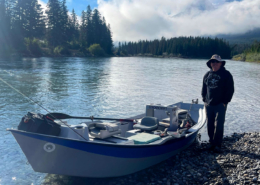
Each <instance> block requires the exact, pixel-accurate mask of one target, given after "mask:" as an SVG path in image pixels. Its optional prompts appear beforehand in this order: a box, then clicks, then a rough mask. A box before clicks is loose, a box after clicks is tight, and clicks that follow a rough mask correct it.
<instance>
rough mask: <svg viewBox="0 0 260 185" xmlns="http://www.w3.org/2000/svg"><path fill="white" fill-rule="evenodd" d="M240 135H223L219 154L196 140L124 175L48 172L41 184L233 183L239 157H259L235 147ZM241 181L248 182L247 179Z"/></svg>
mask: <svg viewBox="0 0 260 185" xmlns="http://www.w3.org/2000/svg"><path fill="white" fill-rule="evenodd" d="M243 137H244V134H233V135H232V136H227V137H225V138H224V139H223V147H222V153H219V154H217V153H213V152H211V151H208V150H207V149H206V148H207V146H208V143H206V142H195V143H194V144H192V146H190V147H189V148H188V149H186V150H184V151H182V152H180V153H179V154H177V155H175V156H173V157H171V158H169V159H168V160H166V161H163V162H161V163H159V164H157V165H155V166H152V167H150V168H148V169H145V170H142V171H140V172H137V173H134V174H131V175H127V176H123V177H117V178H104V179H99V178H79V177H70V176H61V175H51V174H48V175H47V176H46V177H45V179H44V182H43V183H42V185H47V184H48V185H49V184H52V185H65V184H66V185H70V184H77V185H81V184H84V185H88V184H89V185H113V184H115V185H128V184H134V185H144V184H147V185H148V184H151V185H157V184H162V185H164V184H165V185H182V184H187V185H192V184H199V185H201V184H205V185H206V184H212V185H213V184H214V185H215V184H227V185H228V184H234V183H236V179H234V178H233V176H235V175H234V170H235V169H236V168H237V167H238V165H239V164H240V163H241V158H248V159H249V158H253V159H255V158H258V159H259V158H260V156H259V155H256V154H255V153H250V152H246V151H241V150H238V149H237V147H234V146H236V143H237V142H239V141H240V140H241V138H243ZM239 146H240V145H239ZM241 146H242V145H241ZM242 180H243V179H242ZM241 182H243V183H247V182H246V180H244V181H241ZM239 184H240V183H239Z"/></svg>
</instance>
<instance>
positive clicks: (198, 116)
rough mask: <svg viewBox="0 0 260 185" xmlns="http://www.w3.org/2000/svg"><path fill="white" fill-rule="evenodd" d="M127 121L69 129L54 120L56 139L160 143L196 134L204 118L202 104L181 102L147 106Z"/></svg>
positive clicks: (135, 143)
mask: <svg viewBox="0 0 260 185" xmlns="http://www.w3.org/2000/svg"><path fill="white" fill-rule="evenodd" d="M129 119H133V120H134V121H133V122H125V121H112V122H107V121H95V120H93V121H88V122H83V123H80V124H78V125H70V128H69V127H68V126H67V125H65V124H64V122H65V123H67V121H66V120H59V121H56V122H57V123H59V124H61V132H60V135H59V136H58V137H63V138H67V139H75V140H81V141H87V142H96V143H106V144H123V145H144V144H163V143H165V142H166V141H168V140H171V139H179V138H182V137H187V136H188V135H189V134H191V133H193V132H195V131H196V130H197V128H200V126H201V125H203V122H205V115H204V111H203V105H200V104H196V103H182V102H180V103H176V104H173V105H168V106H163V105H160V104H156V105H154V104H150V105H146V112H145V113H144V114H141V115H138V116H135V117H131V118H129ZM72 129H73V130H74V131H73V130H72ZM75 131H76V132H77V133H76V132H75Z"/></svg>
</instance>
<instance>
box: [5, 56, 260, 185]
mask: <svg viewBox="0 0 260 185" xmlns="http://www.w3.org/2000/svg"><path fill="white" fill-rule="evenodd" d="M226 68H227V69H228V70H229V71H230V72H231V73H232V75H233V78H234V82H235V94H234V96H233V99H232V102H231V103H230V104H229V105H228V109H227V116H226V122H225V135H230V134H232V133H233V132H239V133H241V132H248V131H260V127H259V124H260V120H259V119H260V113H259V110H260V93H259V91H260V64H259V63H245V62H239V61H230V60H227V63H226ZM208 70H209V69H208V67H207V66H206V60H202V59H179V58H141V57H140V58H138V57H129V58H116V57H114V58H34V59H33V58H22V59H0V78H1V79H2V80H3V81H4V82H6V83H8V84H10V85H11V86H13V87H14V88H15V89H17V90H19V91H20V92H22V93H23V94H24V95H25V96H27V97H29V98H31V99H33V100H34V101H37V102H38V103H39V104H40V105H42V106H43V107H44V108H45V109H47V110H48V111H50V112H62V113H66V114H69V115H74V116H87V117H89V116H96V117H111V118H127V117H131V116H135V115H137V114H140V113H143V112H144V111H145V105H146V104H149V103H155V104H157V103H160V104H166V105H167V104H172V103H175V102H180V101H184V102H191V100H192V99H196V98H198V99H199V103H202V100H201V85H202V78H203V76H204V74H205V73H206V72H207V71H208ZM3 81H0V90H1V93H0V118H1V119H0V120H1V124H0V185H6V184H8V185H12V184H31V185H32V184H33V185H35V184H37V185H38V184H41V183H42V182H45V181H46V179H47V178H46V176H48V175H47V174H42V173H36V172H34V171H33V169H32V168H31V166H30V165H29V164H28V163H27V160H26V158H25V156H24V154H23V152H22V151H21V149H20V147H19V145H18V144H17V143H16V141H15V139H14V137H13V136H12V135H11V133H10V132H8V131H6V128H16V127H17V125H18V124H19V122H20V120H21V118H22V117H23V116H24V115H25V114H26V113H27V112H28V111H32V112H40V113H43V114H45V113H47V112H46V111H45V110H44V109H42V108H41V107H39V106H38V105H37V104H34V103H32V102H30V101H29V100H28V99H27V98H26V97H25V96H23V95H21V94H19V93H18V92H16V91H15V90H14V89H12V88H10V87H9V86H8V85H7V84H6V83H4V82H3ZM74 122H75V121H72V123H74ZM76 123H77V122H76ZM201 134H202V138H203V139H204V140H206V139H207V134H206V127H204V128H203V129H202V131H201ZM39 160H40V159H39ZM50 183H51V181H50Z"/></svg>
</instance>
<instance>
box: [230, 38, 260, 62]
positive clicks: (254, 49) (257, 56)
mask: <svg viewBox="0 0 260 185" xmlns="http://www.w3.org/2000/svg"><path fill="white" fill-rule="evenodd" d="M233 59H234V60H240V61H247V62H260V42H259V41H255V42H254V43H253V44H252V45H251V47H249V48H248V49H246V50H245V51H244V52H243V53H241V54H239V55H235V56H234V57H233Z"/></svg>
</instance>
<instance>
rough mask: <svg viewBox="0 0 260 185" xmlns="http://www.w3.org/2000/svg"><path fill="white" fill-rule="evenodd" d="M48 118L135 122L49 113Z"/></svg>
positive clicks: (131, 120)
mask: <svg viewBox="0 0 260 185" xmlns="http://www.w3.org/2000/svg"><path fill="white" fill-rule="evenodd" d="M46 116H48V117H50V118H52V119H69V118H74V119H91V120H93V119H97V120H114V121H125V122H134V120H133V119H115V118H95V117H93V116H91V117H78V116H70V115H67V114H63V113H49V114H46Z"/></svg>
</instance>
